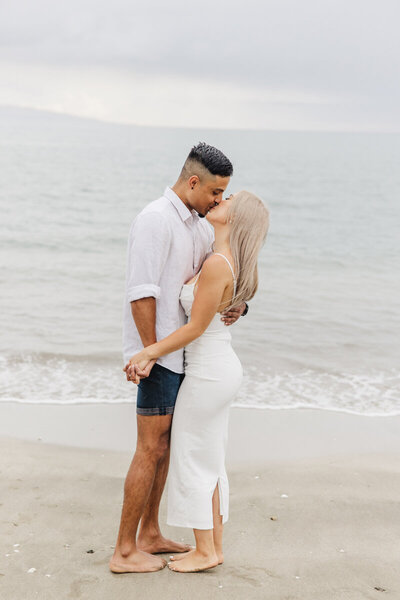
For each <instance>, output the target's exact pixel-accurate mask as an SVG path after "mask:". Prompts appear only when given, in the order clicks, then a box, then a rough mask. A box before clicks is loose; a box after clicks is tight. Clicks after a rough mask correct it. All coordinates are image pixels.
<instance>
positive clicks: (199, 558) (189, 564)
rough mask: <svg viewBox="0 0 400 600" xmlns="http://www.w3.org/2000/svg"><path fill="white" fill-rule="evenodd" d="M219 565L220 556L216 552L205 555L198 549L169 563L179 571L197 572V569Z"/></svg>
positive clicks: (172, 568)
mask: <svg viewBox="0 0 400 600" xmlns="http://www.w3.org/2000/svg"><path fill="white" fill-rule="evenodd" d="M217 566H218V557H217V555H216V554H211V555H208V556H205V555H204V554H200V552H198V551H197V550H194V551H193V552H188V553H187V555H186V556H185V557H184V558H182V559H181V560H177V561H173V562H169V563H168V567H169V569H170V570H171V571H176V572H178V573H195V572H197V571H206V570H207V569H213V568H214V567H217Z"/></svg>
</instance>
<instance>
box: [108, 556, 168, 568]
mask: <svg viewBox="0 0 400 600" xmlns="http://www.w3.org/2000/svg"><path fill="white" fill-rule="evenodd" d="M165 565H166V561H165V560H164V559H163V558H160V557H158V556H153V555H152V554H149V553H148V552H143V551H142V550H136V551H135V552H132V554H130V555H129V556H126V557H125V556H122V555H121V554H114V556H113V557H112V559H111V560H110V563H109V567H110V571H112V572H113V573H149V572H152V571H161V569H163V568H164V567H165Z"/></svg>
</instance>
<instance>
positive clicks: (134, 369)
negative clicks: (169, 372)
mask: <svg viewBox="0 0 400 600" xmlns="http://www.w3.org/2000/svg"><path fill="white" fill-rule="evenodd" d="M155 362H156V360H155V359H153V360H151V359H150V358H149V357H148V356H147V355H146V350H142V351H141V352H139V353H138V354H135V355H134V356H132V358H131V359H130V360H129V362H128V363H127V364H126V365H125V367H124V369H123V370H124V371H125V375H126V380H127V381H132V382H133V383H136V384H138V383H140V380H141V379H143V378H144V377H148V376H149V375H150V371H151V369H152V367H153V365H154V363H155Z"/></svg>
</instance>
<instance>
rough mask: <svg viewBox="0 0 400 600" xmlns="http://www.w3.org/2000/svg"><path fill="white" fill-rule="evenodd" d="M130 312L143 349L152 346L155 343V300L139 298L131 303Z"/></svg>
mask: <svg viewBox="0 0 400 600" xmlns="http://www.w3.org/2000/svg"><path fill="white" fill-rule="evenodd" d="M131 312H132V317H133V320H134V321H135V325H136V328H137V330H138V332H139V335H140V339H141V340H142V344H143V346H144V348H146V346H149V345H150V344H154V343H155V342H156V341H157V336H156V300H155V298H152V297H150V298H140V300H135V301H134V302H131Z"/></svg>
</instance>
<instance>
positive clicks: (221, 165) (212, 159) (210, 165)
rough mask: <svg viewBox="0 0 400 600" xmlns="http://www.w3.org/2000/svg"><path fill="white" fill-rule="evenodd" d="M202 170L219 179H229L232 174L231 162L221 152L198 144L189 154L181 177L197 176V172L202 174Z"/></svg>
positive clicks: (206, 145)
mask: <svg viewBox="0 0 400 600" xmlns="http://www.w3.org/2000/svg"><path fill="white" fill-rule="evenodd" d="M204 169H205V170H206V171H208V172H209V173H211V175H219V176H220V177H230V176H231V175H232V173H233V166H232V163H231V161H230V160H229V158H227V157H226V156H225V154H224V153H223V152H221V150H218V148H214V146H209V144H206V143H205V142H199V143H198V144H197V146H193V148H192V149H191V151H190V152H189V155H188V157H187V159H186V160H185V164H184V165H183V168H182V172H181V177H185V178H186V177H191V176H192V175H199V174H200V173H199V171H200V172H204Z"/></svg>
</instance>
